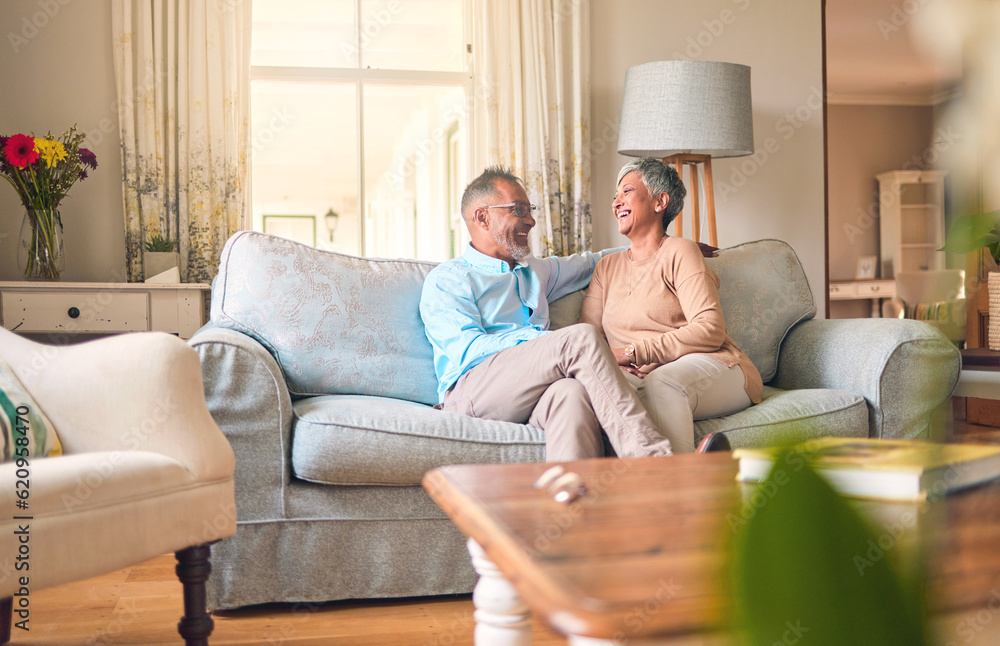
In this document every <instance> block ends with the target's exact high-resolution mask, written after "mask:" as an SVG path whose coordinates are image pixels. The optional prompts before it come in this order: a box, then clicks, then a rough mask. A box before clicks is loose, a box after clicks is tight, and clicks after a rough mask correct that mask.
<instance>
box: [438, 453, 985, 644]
mask: <svg viewBox="0 0 1000 646" xmlns="http://www.w3.org/2000/svg"><path fill="white" fill-rule="evenodd" d="M549 466H551V465H548V464H544V463H534V464H506V465H460V466H448V467H442V468H440V469H436V470H434V471H431V472H429V473H428V474H427V475H426V476H425V478H424V483H423V484H424V488H425V489H426V490H427V492H428V493H429V494H430V495H431V497H432V498H433V499H434V500H435V501H436V502H437V504H438V505H439V506H440V507H441V508H442V509H443V510H444V511H445V512H446V513H447V514H448V516H449V517H450V518H451V519H452V521H453V522H454V523H455V524H456V525H457V526H458V528H459V529H460V530H461V531H462V532H463V533H464V534H465V535H466V536H467V537H468V538H469V551H470V553H471V555H472V562H473V566H474V567H475V568H476V571H477V572H478V573H479V574H480V581H479V584H478V585H477V587H476V591H475V593H474V595H473V602H474V604H475V606H476V612H475V619H476V633H475V634H476V644H477V646H485V645H491V646H493V645H503V646H507V645H511V646H513V645H517V646H522V645H528V644H530V643H531V634H530V624H529V622H528V613H529V609H530V611H532V612H535V613H538V614H540V615H541V616H543V617H544V618H545V620H546V621H547V622H548V623H549V624H550V625H552V627H553V628H555V629H556V630H558V631H559V632H561V633H563V634H565V635H567V636H568V637H569V643H570V644H573V645H581V646H582V645H584V644H587V645H593V646H596V645H599V644H614V643H621V642H622V641H626V640H627V641H628V643H629V644H632V645H633V646H638V645H639V644H643V645H646V644H672V645H673V644H692V645H693V644H705V645H707V644H713V645H714V644H731V643H733V642H732V640H731V638H730V637H729V636H728V635H727V634H726V633H725V621H726V617H727V616H728V613H729V611H730V606H731V599H730V596H729V593H728V591H727V590H726V584H725V581H726V580H727V577H728V567H729V563H728V555H729V553H730V551H729V548H730V541H731V540H732V537H733V531H732V530H731V528H730V525H729V523H728V522H727V517H728V518H729V520H730V521H731V520H732V518H733V517H732V516H729V514H731V513H733V514H737V515H738V514H739V510H740V508H741V499H742V498H741V497H742V496H743V495H749V494H750V493H751V492H752V491H753V489H752V486H751V485H741V484H738V483H736V482H735V475H736V462H735V461H734V460H733V459H732V457H731V455H730V454H728V453H712V454H705V455H682V456H674V457H670V458H634V459H625V460H616V459H603V460H582V461H578V462H571V463H565V464H564V466H565V468H566V469H567V470H569V471H572V472H575V473H578V474H580V476H582V478H583V480H584V483H585V485H586V487H587V494H586V495H585V496H583V497H582V498H580V499H578V500H576V501H574V502H572V503H569V504H561V503H558V502H555V501H554V500H553V499H552V497H551V496H549V495H548V494H546V493H545V492H543V491H540V490H537V489H535V488H534V487H533V483H534V482H535V480H536V479H537V478H538V477H539V476H540V475H541V474H542V473H543V472H544V471H545V470H546V469H547V468H548V467H549ZM857 504H858V506H859V507H862V508H864V507H868V508H870V509H869V510H868V511H869V512H871V513H874V514H875V516H874V517H875V518H879V517H881V518H890V517H893V516H894V515H895V516H897V517H898V515H899V514H900V512H901V511H902V512H903V513H907V512H909V513H910V514H911V517H913V516H914V515H915V517H916V518H917V519H918V520H917V523H916V526H930V527H931V534H932V538H931V545H932V546H933V547H932V553H933V554H934V555H935V558H933V562H932V563H931V585H932V587H933V591H934V598H935V601H934V605H935V607H934V610H935V612H937V613H939V614H940V615H942V616H944V619H943V621H942V622H939V623H940V625H941V626H943V628H939V629H940V630H943V631H944V633H945V634H944V637H948V636H949V635H952V636H954V639H953V640H951V641H953V642H954V643H955V644H956V645H958V644H969V643H973V644H980V643H982V644H987V643H989V644H997V643H1000V484H992V485H988V486H985V487H980V488H978V489H973V490H970V491H967V492H964V493H961V494H957V495H953V496H950V497H949V498H947V499H946V500H944V501H941V502H936V503H926V504H918V503H912V504H910V503H903V504H901V503H879V502H875V501H858V502H857ZM932 520H933V521H934V522H931V521H932ZM876 524H877V523H876ZM887 526H888V525H887ZM961 613H966V614H968V615H969V616H970V617H973V619H972V620H970V621H975V619H974V618H975V617H976V616H977V614H978V615H979V617H980V619H982V618H983V613H988V614H989V617H991V618H993V620H992V621H979V622H978V623H977V624H976V626H975V631H974V636H975V637H976V639H977V641H968V640H966V639H965V638H964V637H965V636H966V635H967V634H968V635H972V634H973V633H972V632H967V631H966V630H965V629H966V628H969V626H964V625H963V624H962V623H961V622H962V621H965V619H964V618H963V617H965V615H963V614H961ZM994 615H995V617H994ZM978 640H986V641H978ZM948 641H949V640H948V639H943V640H942V642H941V643H942V644H946V643H947V642H948Z"/></svg>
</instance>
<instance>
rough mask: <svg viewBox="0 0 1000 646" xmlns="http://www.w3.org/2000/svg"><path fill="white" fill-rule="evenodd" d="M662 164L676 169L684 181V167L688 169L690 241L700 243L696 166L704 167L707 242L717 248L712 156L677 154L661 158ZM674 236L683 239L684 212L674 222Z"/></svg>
mask: <svg viewBox="0 0 1000 646" xmlns="http://www.w3.org/2000/svg"><path fill="white" fill-rule="evenodd" d="M663 163H664V164H671V165H673V166H674V168H676V169H677V174H678V175H680V178H681V181H684V167H685V166H687V167H688V176H689V178H690V179H689V181H688V183H687V184H688V198H689V199H690V202H691V216H692V217H691V239H692V240H694V241H695V242H701V208H700V207H701V203H700V200H699V190H698V189H699V183H698V166H704V167H705V203H706V204H705V210H706V211H707V213H708V241H709V244H711V245H712V246H713V247H718V246H719V236H718V233H717V232H716V227H715V189H714V186H713V184H712V156H711V155H698V154H693V153H679V154H677V155H670V156H669V157H664V158H663ZM674 235H676V236H677V237H684V211H681V212H680V213H679V214H678V215H677V219H676V220H674Z"/></svg>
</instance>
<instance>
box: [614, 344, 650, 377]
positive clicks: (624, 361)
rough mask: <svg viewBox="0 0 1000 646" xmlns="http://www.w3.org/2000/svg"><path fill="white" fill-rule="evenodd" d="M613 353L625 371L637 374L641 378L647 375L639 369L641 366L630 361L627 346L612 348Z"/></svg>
mask: <svg viewBox="0 0 1000 646" xmlns="http://www.w3.org/2000/svg"><path fill="white" fill-rule="evenodd" d="M611 353H612V354H613V355H615V361H617V362H618V366H619V367H620V368H621V369H622V370H624V371H625V372H627V373H629V374H632V375H635V376H636V377H638V378H639V379H642V378H643V377H645V376H646V373H644V372H640V371H639V366H637V365H635V364H634V363H632V362H631V361H629V358H628V355H627V354H625V348H611Z"/></svg>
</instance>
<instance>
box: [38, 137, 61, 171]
mask: <svg viewBox="0 0 1000 646" xmlns="http://www.w3.org/2000/svg"><path fill="white" fill-rule="evenodd" d="M35 150H36V151H37V152H38V155H39V156H40V157H41V158H42V159H44V160H45V165H46V166H47V167H48V168H52V166H53V165H54V164H55V163H56V162H60V161H62V160H64V159H66V147H65V146H63V144H62V142H61V141H53V140H52V139H39V138H37V137H36V138H35Z"/></svg>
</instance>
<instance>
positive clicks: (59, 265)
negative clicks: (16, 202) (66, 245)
mask: <svg viewBox="0 0 1000 646" xmlns="http://www.w3.org/2000/svg"><path fill="white" fill-rule="evenodd" d="M17 268H18V269H19V270H20V271H21V273H22V274H23V275H24V278H25V279H26V280H59V276H61V275H62V272H63V270H64V269H65V268H66V256H65V254H64V253H63V228H62V220H61V219H59V211H58V210H55V209H43V210H33V209H28V210H26V211H25V213H24V222H22V223H21V234H20V238H19V239H18V242H17Z"/></svg>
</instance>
